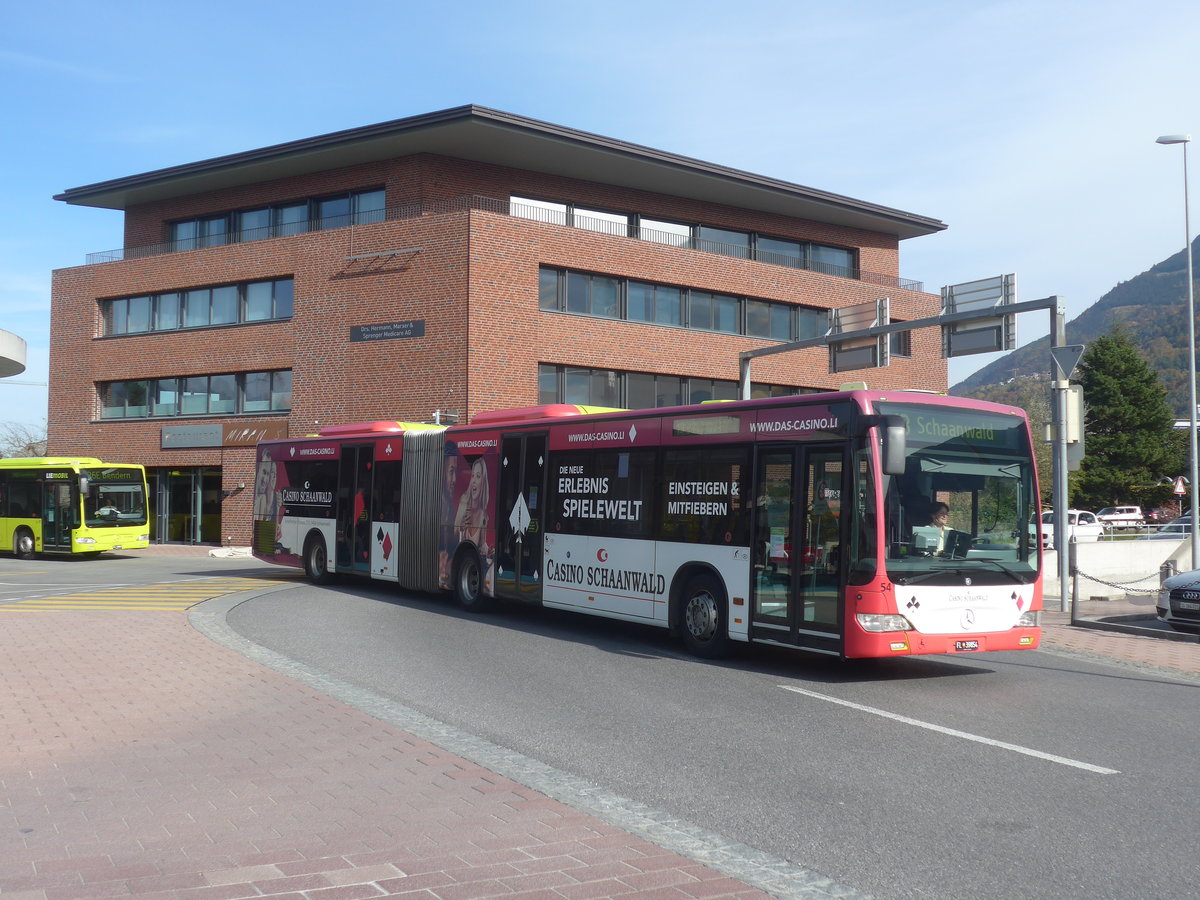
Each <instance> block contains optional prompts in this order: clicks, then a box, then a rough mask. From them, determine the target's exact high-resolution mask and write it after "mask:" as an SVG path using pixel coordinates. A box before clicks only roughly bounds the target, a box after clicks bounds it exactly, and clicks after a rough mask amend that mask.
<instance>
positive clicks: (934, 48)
mask: <svg viewBox="0 0 1200 900" xmlns="http://www.w3.org/2000/svg"><path fill="white" fill-rule="evenodd" d="M0 10H3V12H4V20H5V27H4V29H3V30H2V31H0V83H2V84H3V85H4V89H3V91H2V92H0V116H2V118H0V122H2V123H3V126H4V127H3V134H4V137H3V140H0V172H3V176H2V177H3V188H4V190H3V193H4V196H5V200H6V202H5V204H4V208H5V210H6V214H5V215H4V216H2V217H0V310H3V316H2V317H0V328H3V329H5V330H8V331H12V332H15V333H17V334H18V335H20V336H21V337H23V338H24V339H25V340H26V341H27V342H28V346H29V368H28V370H27V371H26V372H25V373H24V374H23V375H20V376H17V377H16V378H14V379H8V380H4V381H0V423H4V422H14V423H23V424H31V425H37V424H40V423H42V422H43V421H44V419H45V415H46V388H45V386H44V383H45V382H46V381H47V369H48V334H49V315H50V275H51V271H52V270H54V269H57V268H64V267H68V266H75V265H81V264H82V263H83V262H84V257H85V256H86V254H88V253H92V252H96V251H101V250H112V249H115V248H118V247H120V246H121V244H122V231H121V228H122V218H121V213H119V212H117V211H111V210H95V209H87V208H81V207H72V206H67V205H66V204H63V203H61V202H57V201H54V200H52V199H51V197H52V196H53V195H54V194H56V193H59V192H61V191H62V190H64V189H66V188H71V187H79V186H81V185H86V184H91V183H94V182H98V181H104V180H107V179H110V178H118V177H122V176H126V175H133V174H138V173H141V172H146V171H150V170H153V169H158V168H162V167H164V166H171V165H177V164H181V163H187V162H193V161H196V160H201V159H207V158H210V157H213V156H219V155H222V154H226V153H234V152H238V151H242V150H249V149H253V148H256V147H262V146H266V145H269V144H275V143H279V142H282V141H288V140H294V139H298V138H304V137H310V136H313V135H317V134H324V133H327V132H331V131H337V130H339V129H343V128H352V127H355V126H359V125H368V124H372V123H375V122H382V121H387V120H390V119H396V118H401V117H404V116H408V115H414V114H418V113H423V112H430V111H433V110H438V109H445V108H448V107H452V106H459V105H462V104H466V103H475V104H479V105H482V106H490V107H493V108H496V109H502V110H505V111H508V112H514V113H518V114H521V115H526V116H531V117H533V118H537V119H542V120H545V121H549V122H554V123H557V124H561V125H567V126H570V127H573V128H578V129H582V130H585V131H590V132H595V133H598V134H602V135H607V136H610V137H615V138H619V139H621V140H626V141H631V142H634V143H639V144H644V145H647V146H650V147H654V148H657V149H661V150H667V151H671V152H675V153H681V154H684V155H687V156H692V157H696V158H699V159H703V160H707V161H711V162H715V163H720V164H723V165H727V166H732V167H735V168H739V169H745V170H748V171H750V172H755V173H758V174H762V175H768V176H771V177H775V178H782V179H785V180H788V181H792V182H795V183H798V184H802V185H807V186H810V187H814V188H818V189H821V190H826V191H833V192H835V193H840V194H845V195H847V196H850V197H855V198H858V199H861V200H867V201H870V202H874V203H881V204H884V205H888V206H893V207H897V208H899V209H903V210H906V211H909V212H913V213H918V214H921V215H926V216H932V217H934V218H938V219H941V220H942V221H944V222H946V223H947V225H949V229H948V230H947V231H946V232H944V233H942V234H939V235H935V236H931V237H924V238H917V239H914V240H911V241H906V242H904V243H903V244H902V245H901V274H902V275H903V276H904V277H907V278H915V279H918V280H921V281H923V282H924V283H925V285H926V289H927V290H931V291H935V292H936V291H937V290H938V289H939V288H940V287H941V286H942V285H945V284H953V283H957V282H962V281H970V280H974V279H976V278H984V277H989V276H992V275H1000V274H1005V273H1009V272H1013V273H1016V275H1017V289H1018V299H1019V300H1033V299H1038V298H1042V297H1046V296H1049V295H1051V294H1059V295H1061V296H1063V297H1065V299H1066V301H1067V309H1068V313H1069V316H1070V317H1074V316H1075V315H1077V314H1078V313H1079V312H1081V311H1082V310H1084V309H1085V308H1087V307H1088V306H1090V305H1091V304H1092V303H1094V302H1095V301H1096V300H1097V299H1098V298H1099V297H1100V296H1101V295H1102V294H1103V293H1104V292H1105V291H1107V290H1108V289H1109V288H1111V287H1113V286H1114V285H1115V284H1117V283H1118V282H1119V281H1124V280H1128V279H1129V278H1132V277H1133V276H1135V275H1137V274H1139V273H1140V272H1142V271H1144V270H1146V269H1147V268H1149V267H1150V266H1151V265H1153V264H1154V263H1156V262H1158V261H1160V260H1162V259H1164V258H1166V257H1167V256H1169V255H1171V254H1172V253H1174V252H1177V251H1178V250H1181V249H1182V248H1183V244H1184V238H1185V234H1184V227H1183V190H1182V186H1183V172H1182V152H1181V148H1179V147H1162V146H1158V145H1157V144H1155V143H1154V139H1155V138H1156V137H1157V136H1158V135H1160V134H1168V133H1181V132H1182V133H1193V134H1194V135H1195V137H1196V138H1197V142H1198V143H1200V89H1198V88H1200V53H1198V50H1200V4H1196V3H1195V2H1194V0H1169V2H1154V0H1149V2H1148V3H1146V4H1143V5H1142V6H1141V8H1138V9H1137V10H1136V11H1134V10H1133V8H1132V7H1130V6H1129V5H1128V4H1127V3H1115V2H1107V0H1101V2H1077V0H1062V2H1055V0H1012V2H1003V0H1000V2H971V0H954V2H924V0H910V2H908V3H894V2H874V0H867V2H854V0H847V2H842V3H828V2H823V3H814V2H808V0H787V2H783V0H781V2H774V0H764V2H756V0H742V2H738V3H729V2H726V3H715V2H707V0H693V2H687V3H684V2H655V0H642V2H627V0H613V2H607V3H603V4H581V3H572V2H563V0H557V2H521V0H514V2H495V0H491V2H479V0H460V2H457V3H453V4H450V3H445V4H439V3H429V2H419V3H418V2H383V0H343V2H341V3H339V4H330V3H316V2H312V0H292V2H286V3H284V2H274V0H267V2H254V0H243V2H239V3H231V2H226V0H210V2H206V3H203V4H174V3H170V4H168V3H161V2H155V3H138V2H124V3H123V2H117V3H114V4H107V5H103V6H97V5H95V4H94V3H80V2H55V0H46V2H41V3H23V2H19V0H0ZM1191 157H1192V158H1191V159H1189V164H1190V165H1191V166H1192V172H1191V173H1190V174H1191V176H1192V182H1193V184H1195V183H1196V182H1197V181H1200V153H1197V152H1196V148H1192V151H1191ZM1193 193H1195V191H1194V190H1193ZM1197 220H1200V209H1196V210H1194V214H1193V221H1194V222H1196V221H1197ZM1194 231H1195V229H1193V233H1194ZM1047 325H1048V316H1047V315H1046V314H1045V313H1037V314H1031V315H1027V316H1024V317H1023V321H1021V322H1020V324H1019V333H1018V341H1019V343H1020V344H1025V343H1027V342H1029V341H1031V340H1033V339H1035V338H1037V337H1039V336H1041V335H1043V334H1045V332H1046V330H1047ZM1181 327H1182V324H1181ZM1069 339H1070V334H1069V333H1068V340H1069ZM994 358H995V356H994V355H991V354H987V355H981V356H975V357H970V358H967V359H965V360H956V361H953V362H952V363H951V381H952V383H953V382H955V381H958V380H961V378H963V377H965V376H966V375H967V374H969V373H970V372H972V371H974V369H976V368H978V367H979V366H980V365H983V364H985V363H987V362H990V361H991V360H992V359H994ZM865 375H866V377H867V379H868V382H869V379H870V375H869V373H865ZM39 383H40V384H39Z"/></svg>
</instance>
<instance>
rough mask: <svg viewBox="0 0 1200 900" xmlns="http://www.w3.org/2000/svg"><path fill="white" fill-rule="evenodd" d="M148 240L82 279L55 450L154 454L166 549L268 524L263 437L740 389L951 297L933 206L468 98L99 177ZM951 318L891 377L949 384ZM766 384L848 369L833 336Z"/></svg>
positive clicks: (57, 403)
mask: <svg viewBox="0 0 1200 900" xmlns="http://www.w3.org/2000/svg"><path fill="white" fill-rule="evenodd" d="M55 199H58V200H63V201H65V202H67V203H70V204H75V205H80V206H92V207H100V208H107V209H119V210H123V211H124V213H125V237H124V248H123V249H120V250H116V251H112V252H109V253H97V254H93V255H92V256H90V257H89V258H88V260H87V264H86V265H83V266H78V267H73V268H68V269H61V270H58V271H56V272H55V273H54V279H53V300H52V315H51V351H50V357H51V359H50V371H51V373H52V374H51V379H52V380H53V385H52V388H51V391H50V408H49V421H48V425H49V444H50V451H51V452H52V453H54V454H88V455H95V456H99V457H101V458H104V459H108V460H111V461H130V462H141V463H144V464H145V465H146V466H147V467H148V470H149V472H150V476H151V500H152V504H153V508H154V510H155V527H154V532H153V539H154V540H156V541H159V542H165V541H184V542H200V543H209V542H211V543H217V542H220V543H230V542H232V543H236V544H248V543H249V541H250V510H251V497H252V495H253V483H252V482H253V477H254V465H253V453H254V451H253V445H254V443H255V442H256V441H257V440H258V439H261V438H263V437H282V436H295V435H301V434H306V433H311V432H312V431H314V430H315V429H316V428H319V427H320V426H321V425H324V424H332V423H342V422H351V421H369V420H376V419H398V420H409V421H434V420H440V421H443V422H448V421H453V420H454V419H455V418H456V419H457V421H467V420H469V418H470V417H472V416H473V415H475V414H476V413H478V412H481V411H483V410H490V409H497V408H503V407H515V406H531V405H534V404H537V403H544V402H581V403H592V404H597V405H607V406H628V407H646V406H663V405H670V404H674V403H678V402H695V401H699V400H704V399H710V398H717V399H722V398H732V397H734V396H735V395H736V391H737V379H738V353H739V351H743V350H751V349H755V348H758V347H762V346H766V345H770V344H771V343H772V342H779V341H786V340H794V339H797V338H804V337H811V336H814V335H819V334H822V333H824V331H825V329H826V327H827V316H828V310H829V309H830V308H837V307H844V306H849V305H853V304H857V303H863V302H866V301H870V300H874V299H876V298H878V297H881V296H888V297H890V298H891V314H892V316H893V319H894V320H907V319H916V318H921V317H925V316H930V315H934V314H936V313H937V311H938V298H937V297H935V296H933V295H931V294H929V293H925V292H923V290H922V288H921V286H920V285H919V284H918V283H916V282H911V281H907V280H905V279H902V278H901V277H900V273H899V243H900V241H901V240H903V239H905V238H910V237H916V236H920V235H926V234H931V233H934V232H937V231H939V230H941V229H943V228H944V227H945V226H944V225H943V224H942V223H941V222H939V221H937V220H935V219H929V218H926V217H923V216H918V215H913V214H910V213H906V212H901V211H899V210H895V209H889V208H886V207H882V206H878V205H876V204H872V203H867V202H863V201H859V200H853V199H850V198H847V197H842V196H838V195H835V194H830V193H827V192H824V191H818V190H813V189H811V188H806V187H802V186H799V185H795V184H789V183H786V182H782V181H778V180H775V179H772V178H768V177H763V176H758V175H752V174H749V173H746V172H741V171H736V170H733V169H728V168H724V167H721V166H717V165H713V164H710V163H705V162H701V161H698V160H694V159H689V158H686V157H681V156H676V155H674V154H669V153H663V152H660V151H657V150H652V149H650V148H647V147H642V146H637V145H632V144H628V143H624V142H621V141H618V140H614V139H611V138H605V137H601V136H598V135H593V134H587V133H583V132H579V131H574V130H572V129H568V128H564V127H562V126H558V125H553V124H549V123H546V122H539V121H535V120H531V119H527V118H523V117H520V116H515V115H511V114H508V113H503V112H498V111H496V110H491V109H485V108H481V107H476V106H464V107H459V108H456V109H450V110H446V111H443V112H437V113H431V114H428V115H421V116H415V117H412V118H407V119H401V120H398V121H393V122H385V123H383V124H379V125H371V126H367V127H363V128H355V129H351V130H349V131H342V132H338V133H335V134H329V135H323V136H320V137H314V138H308V139H305V140H300V141H295V142H292V143H287V144H281V145H278V146H273V147H266V148H263V149H259V150H251V151H247V152H244V153H238V154H234V155H231V156H225V157H220V158H217V159H211V160H205V161H202V162H196V163H190V164H187V165H181V166H176V167H174V168H170V169H163V170H159V171H155V172H148V173H144V174H141V175H133V176H129V177H126V178H119V179H115V180H112V181H106V182H102V183H99V184H92V185H87V186H84V187H78V188H72V189H70V190H67V191H65V192H63V193H62V194H60V195H58V196H57V197H56V198H55ZM938 341H939V337H938V335H937V333H936V331H935V330H931V329H925V330H923V331H917V332H913V333H912V334H911V335H908V336H903V337H893V339H892V342H893V346H892V350H893V359H892V364H891V366H890V367H889V368H885V369H878V370H875V371H873V372H871V374H870V381H871V386H872V387H881V388H891V387H921V388H931V389H937V390H944V389H945V387H946V366H945V363H944V362H943V361H942V359H941V358H940V347H939V343H938ZM753 375H754V391H755V393H756V394H763V393H797V392H806V391H811V390H816V389H827V388H833V387H836V386H838V385H839V384H840V383H841V381H842V380H843V377H842V376H838V375H831V374H830V373H829V365H828V356H827V353H826V351H825V350H824V349H817V350H802V351H796V352H792V353H783V354H777V355H773V356H769V357H764V358H762V359H761V360H758V361H756V363H755V366H754V370H753Z"/></svg>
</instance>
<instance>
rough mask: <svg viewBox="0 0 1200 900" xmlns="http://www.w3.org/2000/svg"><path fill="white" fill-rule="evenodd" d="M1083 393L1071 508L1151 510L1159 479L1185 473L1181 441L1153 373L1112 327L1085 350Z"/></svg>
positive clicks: (1081, 379) (1123, 332)
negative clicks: (1081, 444) (1081, 442)
mask: <svg viewBox="0 0 1200 900" xmlns="http://www.w3.org/2000/svg"><path fill="white" fill-rule="evenodd" d="M1076 380H1077V381H1078V383H1079V384H1080V385H1081V386H1082V388H1083V402H1084V404H1085V405H1086V407H1087V415H1086V418H1085V420H1084V421H1085V425H1084V427H1085V432H1086V434H1085V452H1086V456H1084V459H1083V463H1082V465H1081V466H1080V468H1079V472H1078V473H1076V474H1074V475H1073V476H1072V477H1071V479H1070V480H1071V481H1072V482H1073V484H1072V485H1071V491H1070V493H1071V495H1072V500H1073V503H1074V504H1075V505H1078V506H1082V507H1085V508H1092V509H1095V508H1097V507H1103V506H1115V505H1117V504H1123V503H1142V504H1143V505H1145V506H1154V505H1157V502H1158V498H1160V497H1161V495H1162V493H1163V492H1162V489H1161V488H1156V487H1154V485H1155V484H1156V483H1157V481H1158V479H1159V478H1161V477H1163V476H1173V475H1177V474H1179V473H1180V472H1182V471H1184V469H1183V468H1182V466H1183V465H1184V460H1186V450H1185V447H1184V445H1185V437H1186V436H1185V435H1182V434H1180V433H1179V432H1177V431H1175V427H1174V426H1175V416H1174V415H1173V413H1172V412H1171V408H1170V407H1169V406H1168V405H1167V392H1166V388H1165V387H1164V386H1163V384H1162V381H1161V380H1160V379H1159V377H1158V375H1157V373H1155V371H1154V370H1153V369H1151V368H1150V366H1149V365H1148V364H1147V363H1146V361H1145V360H1144V359H1143V358H1142V357H1141V355H1139V353H1138V350H1137V347H1136V346H1135V345H1134V342H1133V339H1132V338H1131V337H1130V334H1129V332H1128V331H1126V330H1125V329H1124V328H1122V327H1120V326H1118V327H1117V328H1115V329H1113V330H1112V331H1110V332H1108V333H1107V334H1105V335H1103V336H1101V337H1100V338H1098V339H1097V340H1095V341H1094V342H1092V344H1091V345H1090V346H1089V347H1088V349H1087V352H1086V353H1084V355H1083V358H1082V359H1081V360H1080V362H1079V371H1078V377H1077V379H1076Z"/></svg>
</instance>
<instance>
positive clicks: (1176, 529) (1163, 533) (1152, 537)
mask: <svg viewBox="0 0 1200 900" xmlns="http://www.w3.org/2000/svg"><path fill="white" fill-rule="evenodd" d="M1191 534H1192V517H1191V516H1180V517H1179V518H1178V519H1172V520H1171V521H1170V522H1168V523H1167V524H1166V525H1160V526H1159V527H1158V528H1157V529H1156V530H1154V531H1151V532H1150V533H1149V534H1143V535H1141V536H1140V537H1139V538H1138V540H1139V541H1182V540H1183V539H1184V538H1188V537H1191Z"/></svg>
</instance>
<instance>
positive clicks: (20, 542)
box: [13, 528, 37, 559]
mask: <svg viewBox="0 0 1200 900" xmlns="http://www.w3.org/2000/svg"><path fill="white" fill-rule="evenodd" d="M36 546H37V543H36V542H35V541H34V539H33V532H32V531H30V530H29V529H28V528H18V529H17V532H16V534H14V535H13V553H14V554H16V557H17V559H33V551H34V548H35V547H36Z"/></svg>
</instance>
